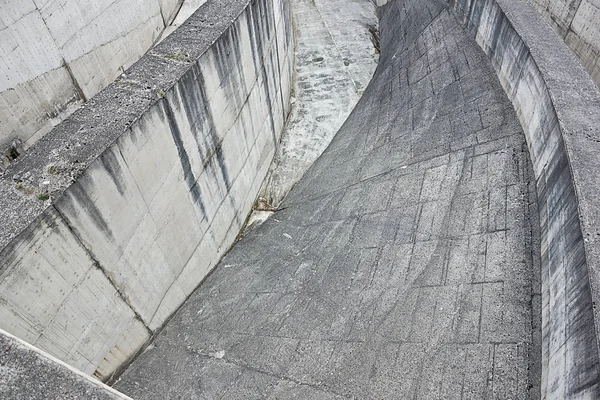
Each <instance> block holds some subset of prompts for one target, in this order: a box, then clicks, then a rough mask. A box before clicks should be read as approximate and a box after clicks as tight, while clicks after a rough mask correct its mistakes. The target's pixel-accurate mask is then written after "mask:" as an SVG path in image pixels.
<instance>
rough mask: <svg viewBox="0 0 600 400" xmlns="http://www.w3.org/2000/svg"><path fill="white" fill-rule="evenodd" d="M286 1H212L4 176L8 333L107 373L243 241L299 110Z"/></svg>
mask: <svg viewBox="0 0 600 400" xmlns="http://www.w3.org/2000/svg"><path fill="white" fill-rule="evenodd" d="M292 63H293V32H292V26H291V17H290V10H289V6H288V4H287V3H286V2H285V1H271V0H257V1H254V2H248V1H246V0H229V1H227V2H224V1H217V0H213V1H209V2H207V3H206V4H205V5H204V7H202V8H201V9H200V10H198V12H196V13H195V14H194V15H193V16H192V17H190V18H189V19H188V20H187V21H186V22H185V23H184V24H183V25H181V26H180V27H179V29H178V30H176V31H175V33H173V34H172V35H171V36H169V37H168V38H166V39H165V40H164V41H163V42H162V43H160V45H158V46H156V47H155V48H153V49H152V51H151V52H150V53H149V54H147V55H145V56H144V57H143V58H142V59H141V60H140V61H139V62H137V63H136V64H135V65H134V66H133V67H132V68H130V69H129V70H127V71H126V72H125V74H123V75H122V76H121V78H120V79H119V80H118V81H117V82H115V83H114V84H112V85H111V86H109V87H108V88H107V89H106V90H104V91H103V92H101V93H100V94H99V95H98V96H96V97H94V98H92V99H91V100H90V101H89V102H88V103H87V104H86V106H85V107H84V108H82V109H80V110H79V111H77V112H75V113H74V114H73V115H72V116H71V117H70V118H69V119H67V120H66V121H65V122H64V123H62V124H61V125H59V126H58V127H57V128H56V129H55V130H53V131H52V132H51V133H49V134H48V135H46V136H45V137H44V138H42V139H41V140H40V141H38V142H37V143H36V144H35V145H34V146H33V147H31V148H30V149H29V151H27V152H26V153H25V154H24V155H23V156H21V157H19V158H18V159H17V161H16V162H15V163H13V164H11V166H10V167H9V169H8V170H7V171H6V172H5V173H4V174H3V175H2V176H0V188H1V189H2V190H0V221H1V223H2V229H0V328H2V329H5V330H6V331H9V332H11V333H12V334H14V335H16V336H18V337H20V338H21V339H23V340H26V341H28V342H29V343H32V344H33V345H35V346H38V347H40V348H42V349H44V350H45V351H48V352H49V353H51V354H53V355H54V356H56V357H58V358H60V359H61V360H63V361H65V362H67V363H69V364H71V365H73V366H75V367H76V368H78V369H80V370H82V371H83V372H85V373H88V374H90V375H91V374H94V375H95V376H96V377H98V378H99V379H103V380H106V379H110V377H111V376H112V374H113V373H115V372H116V371H117V370H118V369H119V368H121V367H122V366H123V365H124V364H126V363H127V362H128V360H129V359H130V358H131V357H132V356H134V355H135V354H136V353H137V352H138V351H139V350H140V349H141V348H142V347H143V346H144V345H145V344H146V343H147V342H148V340H149V338H150V337H151V336H152V335H153V334H154V333H155V332H156V331H157V330H158V329H160V327H161V326H162V325H163V324H164V322H165V321H166V320H167V319H168V318H169V316H170V315H171V314H172V313H173V312H174V311H175V310H177V308H178V307H179V306H180V305H181V304H182V303H183V301H184V300H185V299H186V298H187V296H188V295H189V294H190V293H191V292H192V291H193V290H194V289H195V288H196V287H197V285H198V284H199V283H200V282H201V281H202V279H203V278H204V277H205V276H206V274H207V273H208V272H209V271H210V270H211V269H212V268H213V267H214V266H215V265H216V263H217V262H218V261H219V259H220V258H221V256H222V255H223V254H224V253H225V252H226V251H227V249H228V248H229V247H230V246H231V245H232V244H233V243H234V241H235V240H236V237H237V236H238V233H239V231H240V229H241V227H242V226H243V224H244V221H245V220H246V217H247V215H248V214H249V212H250V211H251V209H252V206H253V204H254V203H255V200H256V198H257V196H258V192H259V189H260V186H261V184H262V181H263V180H264V177H265V175H266V173H267V171H268V168H269V165H270V164H271V160H272V158H273V154H274V152H275V148H276V146H277V143H278V142H279V138H280V135H281V132H282V130H283V124H284V121H285V117H286V115H287V114H288V112H289V95H290V86H291V79H292Z"/></svg>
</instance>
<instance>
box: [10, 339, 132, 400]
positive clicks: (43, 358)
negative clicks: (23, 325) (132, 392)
mask: <svg viewBox="0 0 600 400" xmlns="http://www.w3.org/2000/svg"><path fill="white" fill-rule="evenodd" d="M0 398H2V399H11V400H13V399H14V400H17V399H57V400H58V399H60V400H70V399H89V400H127V399H129V397H127V396H125V395H123V394H122V393H119V392H117V391H116V390H114V389H112V388H110V387H108V386H106V385H104V384H103V383H100V382H99V381H97V380H95V379H93V378H90V377H89V376H88V375H85V374H84V373H82V372H80V371H78V370H76V369H74V368H73V367H70V366H68V365H67V364H65V363H63V362H62V361H60V360H58V359H56V358H54V357H52V356H51V355H49V354H47V353H44V352H43V351H41V350H39V349H37V348H35V347H33V346H31V345H30V344H28V343H27V342H24V341H22V340H20V339H18V338H16V337H14V336H12V335H11V334H9V333H8V332H5V331H3V330H1V329H0ZM129 400H130V399H129Z"/></svg>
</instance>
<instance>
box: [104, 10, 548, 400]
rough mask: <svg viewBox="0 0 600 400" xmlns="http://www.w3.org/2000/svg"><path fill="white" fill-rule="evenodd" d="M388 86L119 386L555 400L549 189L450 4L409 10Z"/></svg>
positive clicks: (399, 17) (386, 21)
mask: <svg viewBox="0 0 600 400" xmlns="http://www.w3.org/2000/svg"><path fill="white" fill-rule="evenodd" d="M381 30H382V38H383V43H382V58H381V62H380V65H379V67H378V69H377V71H376V73H375V76H374V78H373V80H372V81H371V83H370V85H369V87H368V88H367V90H366V92H365V93H364V96H363V97H362V99H361V100H360V102H359V103H358V105H357V107H356V108H355V110H354V111H353V112H352V114H351V115H350V117H349V119H348V120H347V121H346V123H345V124H344V125H343V127H342V128H341V130H340V131H339V132H338V134H337V135H336V137H335V138H334V140H333V142H332V143H331V145H330V146H329V147H328V149H327V150H326V151H325V153H324V154H323V155H322V156H321V157H320V158H319V159H318V160H317V162H316V163H315V164H314V165H313V166H312V168H311V169H310V170H309V171H308V173H307V174H306V175H305V177H304V178H303V179H302V180H301V181H300V183H299V184H298V185H297V186H296V187H295V188H294V189H293V190H292V192H291V193H290V194H289V196H288V198H287V199H286V201H285V202H284V208H283V209H282V210H281V211H279V212H277V213H276V214H275V215H274V216H273V217H271V219H269V220H268V221H267V222H266V223H265V224H263V225H262V226H260V227H259V228H257V229H256V230H255V231H253V232H251V233H250V234H248V235H247V236H246V237H245V238H244V239H243V240H241V241H240V242H239V243H238V244H237V245H236V246H235V248H234V249H233V250H232V251H231V252H230V253H229V254H228V255H227V256H226V257H225V258H224V259H223V260H222V262H221V263H220V265H219V266H218V267H217V268H216V269H215V271H214V273H213V274H212V275H210V276H209V277H208V278H207V280H206V281H205V282H204V284H203V285H202V286H201V287H200V288H199V289H198V290H197V291H196V292H195V293H194V294H193V295H192V296H191V297H190V298H189V300H188V301H187V302H186V303H185V304H184V306H183V307H182V308H181V309H180V310H179V312H178V313H177V314H176V315H175V317H174V318H173V319H172V320H171V321H170V323H168V324H167V325H166V327H165V329H164V330H163V332H162V333H161V334H160V335H159V336H158V337H157V339H156V340H155V342H154V344H153V345H152V347H151V348H150V349H149V350H148V351H146V352H145V353H144V354H142V355H141V356H140V357H139V358H138V359H137V361H136V362H135V363H134V364H133V365H132V366H131V367H130V369H129V370H127V371H126V372H125V373H124V375H123V376H122V378H121V380H120V381H119V382H117V384H116V385H115V387H116V388H117V389H119V390H121V391H123V392H124V393H126V394H128V395H130V396H132V397H134V398H140V399H141V398H157V399H164V398H197V399H216V398H218V399H245V398H247V399H255V398H268V399H342V398H358V399H369V398H372V399H404V398H410V399H414V398H417V399H421V398H423V399H451V398H465V399H468V398H471V399H480V398H497V399H522V398H536V397H539V393H540V388H539V381H540V376H539V373H540V369H539V364H540V355H541V347H540V341H541V328H540V323H541V322H540V320H541V317H540V276H539V272H540V255H539V250H538V249H539V246H540V245H539V238H538V229H537V227H539V221H538V211H537V208H536V204H537V199H536V194H535V193H536V192H535V180H534V178H533V172H532V166H531V163H530V160H529V154H528V150H527V146H526V144H525V138H524V135H523V132H522V129H521V127H520V125H519V122H518V119H517V117H516V115H515V112H514V111H513V108H512V105H511V104H510V103H509V101H508V100H507V98H506V96H505V94H504V92H503V90H502V88H501V86H500V84H499V82H498V81H497V78H496V75H495V73H494V72H493V69H492V67H491V65H490V62H489V61H488V59H487V58H486V57H485V55H484V53H483V52H482V51H481V50H480V48H479V47H478V46H477V44H476V43H475V41H473V40H472V39H470V38H469V36H468V35H467V34H466V33H465V31H464V30H463V28H462V27H461V26H460V25H459V24H458V23H457V21H456V19H455V18H454V16H453V15H452V14H450V13H449V11H448V10H447V9H446V8H445V3H443V2H442V1H438V0H410V1H398V2H392V3H390V5H388V7H387V8H386V9H385V12H384V14H383V19H382V21H381Z"/></svg>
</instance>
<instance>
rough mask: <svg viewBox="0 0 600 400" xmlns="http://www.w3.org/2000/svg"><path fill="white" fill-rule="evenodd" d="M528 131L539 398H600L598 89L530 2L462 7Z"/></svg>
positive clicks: (503, 0)
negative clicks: (537, 245)
mask: <svg viewBox="0 0 600 400" xmlns="http://www.w3.org/2000/svg"><path fill="white" fill-rule="evenodd" d="M454 8H455V11H456V13H457V15H458V16H459V19H460V20H461V21H462V22H463V23H464V24H465V25H466V26H467V27H468V29H470V30H471V31H472V32H473V34H474V35H475V39H476V40H477V42H478V43H479V45H480V46H481V48H482V49H483V50H484V51H485V53H486V54H487V55H488V56H489V58H490V59H491V61H492V63H493V65H494V68H495V69H496V72H497V74H498V77H499V78H500V82H501V83H502V85H503V87H504V89H505V91H506V93H507V95H508V97H509V99H510V100H511V101H512V103H513V105H514V107H515V109H516V111H517V115H518V117H519V119H520V121H521V124H522V126H523V129H524V132H525V135H526V138H527V142H528V145H529V150H530V154H531V159H532V161H533V166H534V172H535V175H536V179H537V191H538V202H539V210H540V220H541V221H540V224H541V235H542V249H541V250H542V291H543V293H542V303H543V304H542V319H543V332H542V333H543V351H542V355H543V365H542V368H543V375H542V397H543V398H547V399H567V398H569V399H570V398H578V399H579V398H581V399H584V398H585V399H592V398H594V399H595V398H600V382H599V372H600V362H599V357H598V335H597V329H596V327H597V326H598V317H599V316H598V313H597V311H596V307H595V304H598V301H599V300H600V296H599V291H598V289H599V285H598V284H599V277H600V270H599V269H598V267H599V266H600V245H599V243H598V241H599V238H600V232H599V228H598V227H599V226H600V200H599V198H598V188H599V187H600V174H599V172H600V161H599V160H598V157H597V155H598V154H599V153H600V141H599V140H598V138H599V137H600V136H599V134H600V130H599V128H598V127H599V126H600V113H599V112H598V110H600V91H599V90H598V88H597V87H596V86H595V85H594V83H593V82H592V80H591V79H590V78H589V76H588V75H587V74H586V72H585V71H584V70H583V69H582V68H581V66H580V65H579V64H578V62H577V60H576V59H575V58H574V57H573V55H572V54H571V52H570V51H569V49H568V48H567V47H566V46H565V45H564V43H562V42H561V41H560V39H559V38H558V37H557V36H556V35H554V34H553V33H552V32H551V30H550V28H549V26H548V25H546V24H545V23H544V22H543V21H542V19H541V18H540V16H539V14H538V13H537V12H536V11H535V10H534V9H533V8H532V7H531V6H529V5H528V4H526V3H525V2H521V1H508V0H457V1H456V2H455V4H454Z"/></svg>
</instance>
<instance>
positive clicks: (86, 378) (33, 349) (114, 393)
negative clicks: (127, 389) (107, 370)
mask: <svg viewBox="0 0 600 400" xmlns="http://www.w3.org/2000/svg"><path fill="white" fill-rule="evenodd" d="M0 335H2V336H6V337H7V338H9V339H10V340H12V341H14V342H15V343H17V345H19V346H20V347H22V348H24V349H25V350H26V351H27V352H31V353H34V354H35V355H36V356H37V357H39V358H41V359H43V360H45V361H47V362H49V363H53V364H57V365H58V366H59V367H60V368H63V369H65V370H67V372H68V373H69V374H72V375H75V376H76V377H77V378H79V379H81V380H82V381H84V382H86V383H88V384H89V385H92V386H96V387H98V388H99V389H101V390H104V391H106V392H108V393H109V394H110V395H112V396H115V397H116V398H119V399H123V400H132V399H131V397H129V396H126V395H125V394H123V393H121V392H119V391H118V390H116V389H113V388H112V387H110V386H108V385H105V384H104V383H102V382H100V381H99V380H96V379H94V378H92V377H91V376H89V375H86V374H84V373H83V372H81V371H79V370H78V369H76V368H73V367H72V366H70V365H69V364H67V363H65V362H63V361H61V360H59V359H58V358H56V357H54V356H52V355H51V354H48V353H46V352H45V351H43V350H41V349H39V348H37V347H35V346H33V345H31V344H29V343H27V342H26V341H24V340H21V339H19V338H18V337H16V336H14V335H11V334H10V333H8V332H6V331H4V330H2V329H0Z"/></svg>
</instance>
